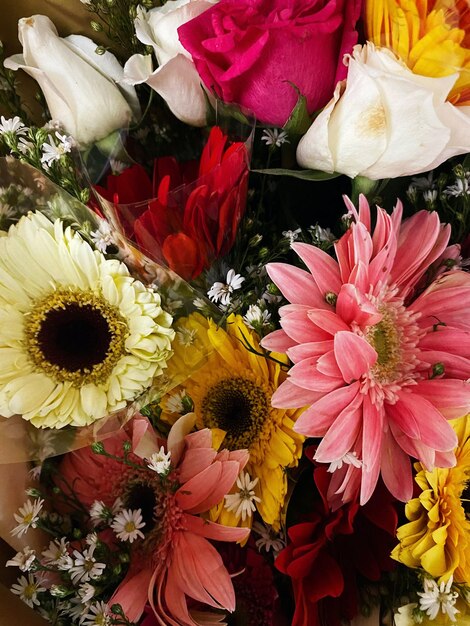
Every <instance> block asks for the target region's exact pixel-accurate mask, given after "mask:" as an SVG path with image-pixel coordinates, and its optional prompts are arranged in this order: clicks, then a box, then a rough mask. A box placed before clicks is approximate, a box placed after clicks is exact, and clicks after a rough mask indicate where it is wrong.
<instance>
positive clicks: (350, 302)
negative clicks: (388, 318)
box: [336, 283, 383, 328]
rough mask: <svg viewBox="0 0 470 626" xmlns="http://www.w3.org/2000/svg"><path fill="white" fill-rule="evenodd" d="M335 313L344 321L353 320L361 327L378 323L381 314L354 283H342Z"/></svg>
mask: <svg viewBox="0 0 470 626" xmlns="http://www.w3.org/2000/svg"><path fill="white" fill-rule="evenodd" d="M336 312H337V314H338V315H339V316H340V317H341V318H342V319H343V320H344V321H345V322H346V324H351V323H352V322H355V323H356V324H357V325H358V326H360V327H361V328H364V327H365V326H373V325H374V324H378V323H379V322H380V320H381V319H382V317H383V315H382V314H381V313H379V311H378V310H377V307H376V306H375V305H374V304H373V303H372V302H371V301H370V299H369V298H367V297H366V296H365V295H364V294H363V293H362V292H361V291H360V290H359V289H358V288H357V287H356V286H355V285H352V284H350V283H347V284H346V285H343V286H342V287H341V289H340V292H339V294H338V300H337V302H336Z"/></svg>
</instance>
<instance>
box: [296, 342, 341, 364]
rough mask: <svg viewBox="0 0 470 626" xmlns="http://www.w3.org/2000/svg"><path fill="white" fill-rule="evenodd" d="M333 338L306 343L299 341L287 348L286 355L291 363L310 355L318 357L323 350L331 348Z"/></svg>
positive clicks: (330, 349)
mask: <svg viewBox="0 0 470 626" xmlns="http://www.w3.org/2000/svg"><path fill="white" fill-rule="evenodd" d="M333 346H334V344H333V340H332V339H330V340H329V341H311V342H308V343H301V344H297V345H295V346H293V347H292V348H289V350H287V356H288V357H289V359H290V360H291V361H292V363H298V362H299V361H302V360H303V359H309V358H310V357H319V356H321V355H322V354H325V352H328V351H332V350H333Z"/></svg>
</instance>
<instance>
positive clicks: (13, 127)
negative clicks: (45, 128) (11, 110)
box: [0, 115, 28, 137]
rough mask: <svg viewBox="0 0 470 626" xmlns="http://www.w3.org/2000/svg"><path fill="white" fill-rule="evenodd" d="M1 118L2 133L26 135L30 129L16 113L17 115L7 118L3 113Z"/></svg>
mask: <svg viewBox="0 0 470 626" xmlns="http://www.w3.org/2000/svg"><path fill="white" fill-rule="evenodd" d="M0 120H1V123H0V135H4V134H5V133H13V134H14V135H17V136H18V137H19V136H21V135H26V132H27V130H28V129H27V127H26V126H25V125H24V124H23V122H22V121H21V119H20V118H19V117H18V116H17V115H15V117H10V118H9V119H6V118H5V117H3V115H2V117H1V118H0Z"/></svg>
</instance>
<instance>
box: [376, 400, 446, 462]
mask: <svg viewBox="0 0 470 626" xmlns="http://www.w3.org/2000/svg"><path fill="white" fill-rule="evenodd" d="M398 397H399V399H398V402H397V403H396V404H394V405H386V412H387V415H389V416H391V418H392V419H393V420H394V421H395V422H396V423H397V424H398V421H397V419H396V418H397V417H398V416H399V415H400V416H402V415H403V414H404V416H405V420H406V421H408V420H409V421H411V420H413V421H414V422H415V423H416V426H417V431H418V432H417V434H416V435H415V436H413V435H411V436H412V438H414V439H419V440H420V441H422V442H423V443H424V445H427V446H430V447H431V448H433V449H434V450H441V451H443V452H449V451H450V450H453V449H454V448H455V446H456V445H457V443H458V440H457V435H456V434H455V431H454V429H453V428H452V426H451V425H450V424H449V423H448V422H447V420H446V419H445V417H444V416H443V415H442V413H440V412H439V411H438V410H437V409H436V408H435V407H434V406H433V405H432V404H431V402H429V401H428V400H426V399H425V398H423V397H422V396H420V395H418V394H417V393H415V392H414V388H413V391H411V392H409V391H402V392H400V393H399V394H398ZM403 422H404V420H403V419H402V420H401V424H399V425H400V427H401V428H402V430H403V431H404V432H405V433H406V431H405V430H404V428H403V427H402V426H403ZM406 434H408V433H406ZM409 436H410V435H409Z"/></svg>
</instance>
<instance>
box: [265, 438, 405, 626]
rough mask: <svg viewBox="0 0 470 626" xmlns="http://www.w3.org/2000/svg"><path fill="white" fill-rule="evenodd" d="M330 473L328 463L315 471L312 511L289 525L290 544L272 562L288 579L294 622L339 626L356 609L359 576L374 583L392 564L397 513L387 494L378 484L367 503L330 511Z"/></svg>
mask: <svg viewBox="0 0 470 626" xmlns="http://www.w3.org/2000/svg"><path fill="white" fill-rule="evenodd" d="M308 452H309V451H308V450H307V455H308ZM331 477H332V474H330V473H329V472H328V471H327V468H326V466H319V467H317V468H316V469H314V471H313V478H314V481H315V485H316V488H317V491H318V496H317V498H316V499H315V502H314V510H313V512H311V513H310V514H308V515H306V518H305V519H304V520H303V521H302V522H301V523H299V524H295V525H294V526H291V528H290V529H289V531H288V537H289V540H290V542H289V543H288V545H287V547H286V548H284V550H282V552H280V554H279V556H278V557H277V559H276V562H275V565H276V567H277V568H278V569H279V570H280V571H281V572H283V573H284V574H287V575H288V576H290V578H291V579H292V585H293V590H294V599H295V614H294V618H293V621H292V626H323V625H324V624H328V626H341V624H342V623H344V622H343V621H342V620H351V619H353V618H354V616H355V615H357V613H358V610H359V595H358V588H357V577H358V575H360V576H362V577H364V578H365V579H366V580H368V581H372V582H375V581H378V580H379V579H380V577H381V574H382V572H385V571H390V570H391V569H393V567H394V564H393V562H392V560H391V559H390V556H389V555H390V551H391V549H392V547H393V545H394V543H395V542H394V538H395V531H396V526H397V514H396V510H395V507H394V504H393V502H394V500H393V498H392V496H391V495H390V493H389V492H388V491H387V490H386V489H385V488H384V486H383V484H382V483H379V485H378V487H377V489H376V490H375V492H374V494H373V496H372V498H371V499H370V500H369V501H368V503H367V504H366V505H365V506H360V505H359V502H358V499H357V498H356V499H355V500H354V501H352V502H348V503H347V504H344V505H343V506H342V507H340V508H337V509H336V510H334V511H332V510H330V508H329V505H328V501H327V494H328V491H329V489H330V481H331ZM357 495H358V494H357Z"/></svg>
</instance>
